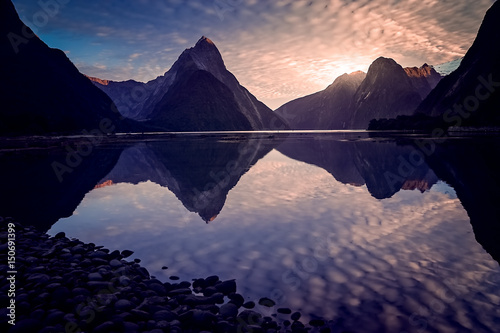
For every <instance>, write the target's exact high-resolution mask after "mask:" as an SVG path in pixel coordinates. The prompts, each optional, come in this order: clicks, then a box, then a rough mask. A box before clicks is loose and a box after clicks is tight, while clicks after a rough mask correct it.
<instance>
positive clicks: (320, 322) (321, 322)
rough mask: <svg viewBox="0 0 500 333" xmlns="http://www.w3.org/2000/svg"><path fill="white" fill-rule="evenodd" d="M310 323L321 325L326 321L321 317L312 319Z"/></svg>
mask: <svg viewBox="0 0 500 333" xmlns="http://www.w3.org/2000/svg"><path fill="white" fill-rule="evenodd" d="M309 325H311V326H312V327H321V326H324V325H325V321H324V320H321V319H312V320H310V321H309Z"/></svg>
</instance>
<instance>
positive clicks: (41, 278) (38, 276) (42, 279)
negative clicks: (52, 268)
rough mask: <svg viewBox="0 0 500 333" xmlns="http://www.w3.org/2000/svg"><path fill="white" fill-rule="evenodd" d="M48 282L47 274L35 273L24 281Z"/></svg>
mask: <svg viewBox="0 0 500 333" xmlns="http://www.w3.org/2000/svg"><path fill="white" fill-rule="evenodd" d="M49 280H50V276H48V275H47V274H41V273H36V274H31V275H30V276H28V278H27V279H26V282H28V283H46V282H48V281H49Z"/></svg>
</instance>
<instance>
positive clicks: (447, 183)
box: [0, 133, 500, 332]
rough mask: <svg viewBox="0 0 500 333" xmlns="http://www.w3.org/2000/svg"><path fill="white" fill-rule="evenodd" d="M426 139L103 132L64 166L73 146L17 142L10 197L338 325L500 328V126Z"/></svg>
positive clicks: (25, 214)
mask: <svg viewBox="0 0 500 333" xmlns="http://www.w3.org/2000/svg"><path fill="white" fill-rule="evenodd" d="M420 139H421V138H414V137H410V138H408V137H406V138H395V137H392V138H380V137H379V138H373V137H369V136H367V135H366V134H360V133H344V134H339V133H329V134H314V133H307V134H303V135H298V134H296V135H293V134H290V135H288V136H282V135H276V136H272V137H270V138H267V137H265V136H262V135H259V136H252V135H251V134H239V135H235V136H232V137H228V136H225V137H217V136H214V137H205V138H203V137H189V138H186V139H182V138H177V139H172V140H166V141H151V142H136V143H127V144H120V145H105V146H100V147H95V149H94V151H93V152H92V154H90V155H89V156H87V157H85V158H84V159H83V160H82V161H81V163H80V164H79V165H78V166H76V167H74V168H73V171H72V172H71V173H68V174H65V175H64V179H63V180H62V181H59V180H58V179H57V177H56V176H55V175H54V169H53V167H52V166H53V162H54V161H60V162H61V163H65V158H66V154H67V150H62V149H59V150H58V149H55V150H44V151H36V152H33V151H31V152H29V153H16V154H14V153H9V154H4V156H2V158H3V159H4V162H5V163H3V164H2V167H0V168H2V169H3V171H4V172H3V173H2V174H4V175H5V174H7V173H8V174H10V177H9V178H8V179H4V180H5V181H6V183H7V187H11V190H12V192H11V193H12V195H11V197H9V198H8V199H6V202H7V204H8V206H7V205H6V206H4V210H6V211H8V212H9V213H10V215H16V214H17V216H19V218H20V219H23V218H24V219H31V220H33V219H34V218H37V219H38V221H40V223H39V227H40V228H42V229H46V230H47V229H49V233H50V234H55V233H57V232H60V231H64V232H66V234H67V235H68V236H69V237H76V238H79V239H81V240H82V241H85V242H93V243H96V244H99V245H104V246H106V247H107V248H109V249H130V250H133V251H134V252H135V253H134V256H133V257H137V258H140V259H141V260H142V262H141V264H142V265H144V266H145V267H146V268H147V269H148V270H149V272H150V273H151V274H152V275H154V276H156V277H157V278H159V279H160V280H163V281H168V278H169V277H170V276H171V275H176V276H180V277H181V278H182V279H184V280H190V279H191V278H195V277H206V276H209V275H213V274H217V275H219V276H220V277H221V278H222V279H230V278H236V279H237V283H238V289H239V292H241V293H242V294H243V295H245V297H247V298H248V299H251V300H257V299H259V298H260V297H263V296H270V297H271V298H273V299H275V300H276V301H277V303H278V304H277V306H276V307H275V308H273V309H270V310H269V311H270V312H269V313H275V312H276V309H277V308H278V307H290V308H292V309H293V310H299V311H301V312H302V313H303V314H304V315H305V317H306V318H313V317H314V316H320V317H324V318H327V319H330V320H332V322H331V325H332V327H333V328H334V331H339V332H340V331H342V330H343V329H349V330H351V331H354V332H495V331H496V328H497V327H498V326H499V325H500V310H499V309H500V307H499V306H498V305H499V304H500V288H499V287H500V269H499V265H498V262H497V261H498V259H499V248H498V245H497V243H498V242H497V240H498V235H499V230H498V225H499V219H498V217H499V214H498V213H499V211H498V209H499V208H498V207H497V205H496V204H495V203H496V202H498V199H499V193H498V192H499V189H498V185H499V178H498V175H497V174H496V173H497V171H498V169H499V168H498V166H499V165H498V162H496V159H495V156H498V152H499V151H500V149H499V147H500V141H498V140H496V139H491V138H473V139H471V138H453V139H452V138H450V139H448V140H447V141H446V142H444V143H441V144H436V145H435V146H434V148H433V150H432V151H431V150H429V151H424V150H422V148H419V147H428V148H429V147H430V148H432V147H433V146H432V145H433V144H434V141H432V140H429V139H428V140H426V141H425V142H426V143H427V145H422V144H421V143H422V142H424V141H418V142H417V141H415V140H420ZM417 143H420V144H417ZM426 153H428V154H426ZM7 157H8V158H7ZM28 162H29V163H28ZM35 169H36V170H38V173H33V170H35ZM29 189H31V190H29ZM29 191H31V192H29ZM28 192H29V193H28ZM16 196H17V197H18V198H20V197H22V198H23V199H24V201H19V200H18V201H16V200H15V199H16ZM18 198H17V199H18ZM4 202H5V201H4ZM20 202H21V203H20ZM21 206H22V207H26V206H30V207H34V208H35V209H36V211H35V212H33V211H31V212H30V211H26V209H24V210H23V209H21ZM5 207H9V208H5ZM16 207H17V208H16ZM162 266H168V267H169V268H168V269H167V270H163V269H161V268H162ZM261 310H263V311H266V310H265V309H261Z"/></svg>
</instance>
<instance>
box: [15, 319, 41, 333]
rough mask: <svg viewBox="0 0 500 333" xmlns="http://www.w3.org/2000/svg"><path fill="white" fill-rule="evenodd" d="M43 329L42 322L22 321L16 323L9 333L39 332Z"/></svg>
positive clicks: (34, 320) (35, 320)
mask: <svg viewBox="0 0 500 333" xmlns="http://www.w3.org/2000/svg"><path fill="white" fill-rule="evenodd" d="M42 327H43V325H42V322H41V321H40V320H37V319H33V318H28V319H22V320H17V321H16V324H15V325H14V326H12V327H11V328H10V330H9V333H28V332H38V331H39V330H41V329H42Z"/></svg>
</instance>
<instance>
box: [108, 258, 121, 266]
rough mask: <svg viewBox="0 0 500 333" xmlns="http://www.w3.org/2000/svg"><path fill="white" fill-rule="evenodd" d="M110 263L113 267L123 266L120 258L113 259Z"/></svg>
mask: <svg viewBox="0 0 500 333" xmlns="http://www.w3.org/2000/svg"><path fill="white" fill-rule="evenodd" d="M109 265H110V266H111V267H112V268H118V267H121V266H123V263H122V262H121V261H120V260H118V259H113V260H111V261H110V262H109Z"/></svg>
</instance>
